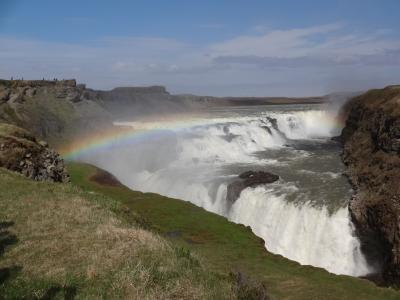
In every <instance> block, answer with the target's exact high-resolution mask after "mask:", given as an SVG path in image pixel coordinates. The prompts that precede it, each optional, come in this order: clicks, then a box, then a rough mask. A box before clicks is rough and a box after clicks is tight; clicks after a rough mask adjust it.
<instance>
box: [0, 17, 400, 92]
mask: <svg viewBox="0 0 400 300" xmlns="http://www.w3.org/2000/svg"><path fill="white" fill-rule="evenodd" d="M262 29H263V30H261V28H260V30H261V31H259V32H258V33H257V34H256V33H255V34H252V35H242V36H237V37H236V38H233V39H229V40H222V41H220V42H218V43H213V44H209V45H207V44H205V45H202V46H194V45H191V44H188V43H185V42H182V41H177V40H173V39H165V38H149V37H104V38H102V39H99V40H92V41H87V42H85V43H81V44H73V43H56V42H46V41H40V40H27V39H19V38H11V37H4V36H3V37H1V36H0V77H5V78H8V77H11V76H14V77H24V78H42V77H47V78H54V77H58V78H66V77H75V78H77V79H78V80H79V81H81V82H86V83H87V84H88V85H89V86H91V87H93V88H102V89H104V88H112V87H115V86H118V85H145V84H164V85H166V86H168V87H169V88H170V89H171V90H172V91H173V92H184V93H190V92H192V93H195V92H196V93H199V94H216V95H245V94H247V95H274V94H275V95H298V96H301V95H304V94H321V93H326V92H329V91H330V89H331V88H332V87H333V88H335V89H340V85H341V84H339V83H338V82H345V83H346V84H345V85H346V88H347V87H348V86H351V83H352V82H354V89H355V90H358V89H362V88H367V87H370V86H379V85H384V84H391V83H395V81H396V80H397V79H399V78H400V70H399V68H398V66H399V65H400V40H398V39H395V38H393V37H391V33H390V31H388V30H386V29H385V30H377V32H375V33H373V32H372V33H371V32H370V33H368V34H365V35H364V34H360V33H351V32H349V30H348V29H347V28H346V26H345V25H344V24H340V23H335V24H326V25H322V26H313V27H307V28H294V29H285V30H283V29H280V30H271V29H268V28H266V27H263V28H262ZM253 32H254V31H253ZM396 67H397V68H396ZM348 74H351V76H349V75H348ZM355 74H356V75H355ZM355 76H358V78H355ZM338 78H340V80H338Z"/></svg>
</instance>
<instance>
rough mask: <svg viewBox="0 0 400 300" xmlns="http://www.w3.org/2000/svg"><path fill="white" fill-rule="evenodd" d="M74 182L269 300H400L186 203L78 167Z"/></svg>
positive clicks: (74, 169)
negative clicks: (260, 288) (246, 279)
mask: <svg viewBox="0 0 400 300" xmlns="http://www.w3.org/2000/svg"><path fill="white" fill-rule="evenodd" d="M69 171H70V173H71V177H72V181H73V183H74V184H76V185H79V186H81V187H82V188H83V189H84V190H86V191H95V192H96V193H100V194H103V195H107V196H109V197H111V198H113V199H118V200H119V201H121V203H123V204H124V205H125V206H126V207H127V208H128V212H134V213H135V215H133V216H131V217H129V216H128V218H131V219H135V221H136V222H139V223H141V224H143V226H146V228H149V229H151V230H153V231H155V232H158V233H159V234H161V235H162V236H164V237H166V238H167V239H168V240H170V241H172V242H173V244H174V245H177V246H182V247H184V248H185V249H190V251H192V252H193V253H194V254H195V255H196V256H197V257H200V258H201V260H202V262H203V264H204V266H205V267H206V268H208V269H209V270H213V271H218V272H223V273H229V272H232V271H234V272H236V273H237V272H239V273H240V274H244V276H246V275H248V274H251V275H252V276H253V277H255V278H256V279H257V280H258V281H259V282H264V283H265V286H266V287H267V290H268V293H269V294H270V295H271V298H272V299H296V300H297V299H380V300H381V299H400V293H399V292H396V291H394V290H392V289H384V288H379V287H377V286H375V285H374V284H373V283H371V282H369V281H367V280H364V279H357V278H352V277H348V276H337V275H333V274H330V273H328V272H327V271H325V270H323V269H319V268H314V267H308V266H301V265H299V264H298V263H295V262H292V261H289V260H288V259H285V258H283V257H281V256H278V255H272V254H270V253H269V252H267V251H266V250H265V248H264V245H263V242H262V241H261V240H260V239H259V238H258V237H256V236H255V235H254V234H253V233H252V232H251V230H250V229H249V228H246V227H244V226H242V225H237V224H234V223H231V222H228V221H227V220H226V219H225V218H223V217H221V216H218V215H216V214H213V213H209V212H207V211H205V210H204V209H201V208H198V207H196V206H194V205H192V204H190V203H188V202H184V201H180V200H176V199H170V198H167V197H163V196H160V195H156V194H151V193H141V192H135V191H131V190H129V189H128V188H126V187H124V186H122V185H120V184H119V183H118V181H116V180H115V178H113V177H112V176H111V175H109V174H107V173H105V172H104V171H100V170H99V169H97V168H95V167H92V166H88V165H82V164H71V165H69Z"/></svg>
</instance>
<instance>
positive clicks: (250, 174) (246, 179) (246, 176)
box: [226, 171, 279, 204]
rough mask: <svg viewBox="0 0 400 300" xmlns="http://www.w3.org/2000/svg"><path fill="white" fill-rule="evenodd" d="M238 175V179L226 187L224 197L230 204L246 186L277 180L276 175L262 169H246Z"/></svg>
mask: <svg viewBox="0 0 400 300" xmlns="http://www.w3.org/2000/svg"><path fill="white" fill-rule="evenodd" d="M238 177H239V179H240V180H236V181H234V182H232V183H230V184H229V185H228V188H227V194H226V199H227V201H228V203H230V204H233V203H234V202H235V201H236V200H237V199H238V198H239V197H240V193H241V192H242V191H243V190H244V189H246V188H248V187H256V186H258V185H263V184H268V183H273V182H275V181H277V180H279V176H278V175H275V174H272V173H268V172H263V171H247V172H244V173H241V174H240V175H239V176H238Z"/></svg>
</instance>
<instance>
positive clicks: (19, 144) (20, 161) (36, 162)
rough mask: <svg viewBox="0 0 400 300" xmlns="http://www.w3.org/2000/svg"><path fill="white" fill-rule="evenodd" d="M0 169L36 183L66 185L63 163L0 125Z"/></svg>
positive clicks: (45, 147) (45, 148)
mask: <svg viewBox="0 0 400 300" xmlns="http://www.w3.org/2000/svg"><path fill="white" fill-rule="evenodd" d="M0 167H2V168H6V169H9V170H12V171H15V172H19V173H21V174H22V175H24V176H26V177H28V178H31V179H34V180H38V181H44V180H48V181H53V182H69V175H68V173H67V170H66V168H65V166H64V161H63V160H62V159H61V158H60V156H59V155H58V153H57V152H56V151H54V150H53V149H51V148H49V147H48V145H47V143H46V142H43V141H37V140H36V139H35V138H34V137H33V136H32V135H31V134H30V133H29V132H28V131H26V130H24V129H22V128H19V127H16V126H14V125H10V124H1V123H0Z"/></svg>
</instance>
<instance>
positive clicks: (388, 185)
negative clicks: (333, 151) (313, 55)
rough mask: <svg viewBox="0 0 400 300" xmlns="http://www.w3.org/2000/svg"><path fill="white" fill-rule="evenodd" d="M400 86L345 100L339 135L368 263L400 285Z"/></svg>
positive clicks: (353, 211)
mask: <svg viewBox="0 0 400 300" xmlns="http://www.w3.org/2000/svg"><path fill="white" fill-rule="evenodd" d="M399 98H400V89H398V88H394V87H388V88H385V89H382V90H371V91H369V92H367V93H366V94H364V95H361V96H358V97H356V98H354V99H352V100H351V101H350V102H349V103H348V104H346V105H345V115H346V116H347V120H346V126H345V127H344V129H343V131H342V134H341V136H340V139H341V141H342V143H343V155H342V158H343V161H344V163H345V164H346V166H347V168H348V171H347V174H348V176H349V179H350V181H351V183H352V184H353V186H354V189H355V191H356V193H355V195H354V196H353V198H352V199H351V201H350V205H349V211H350V215H351V218H352V221H353V223H354V225H355V228H356V233H357V235H358V237H359V238H360V241H361V246H362V250H363V252H364V253H365V255H366V258H367V260H368V262H369V263H370V264H371V265H373V266H375V267H376V269H377V270H378V272H379V273H380V274H376V276H377V277H379V278H382V279H383V281H384V283H385V284H387V285H393V286H400V184H399V182H400V155H399V154H400V143H399V139H400V103H399Z"/></svg>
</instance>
